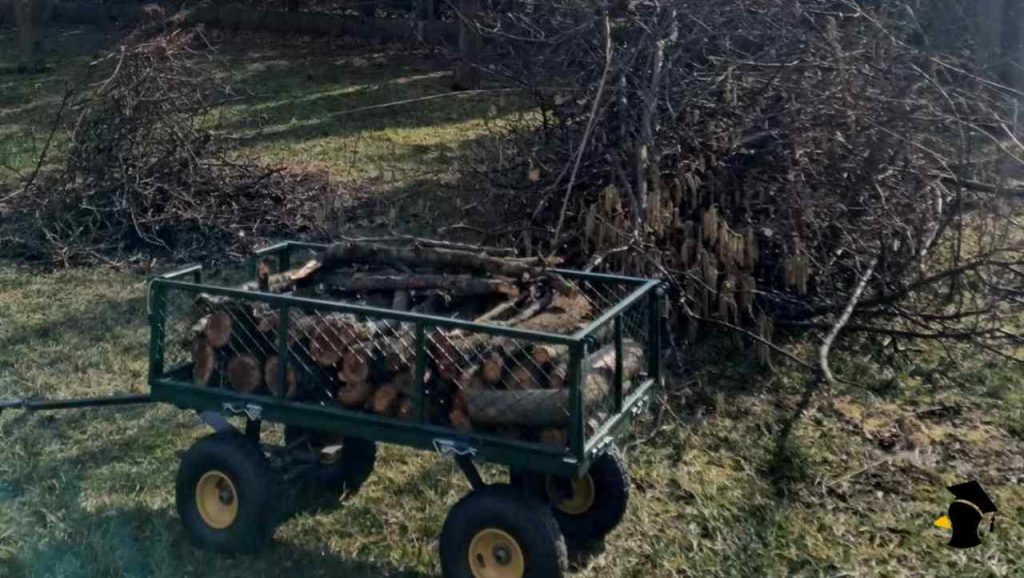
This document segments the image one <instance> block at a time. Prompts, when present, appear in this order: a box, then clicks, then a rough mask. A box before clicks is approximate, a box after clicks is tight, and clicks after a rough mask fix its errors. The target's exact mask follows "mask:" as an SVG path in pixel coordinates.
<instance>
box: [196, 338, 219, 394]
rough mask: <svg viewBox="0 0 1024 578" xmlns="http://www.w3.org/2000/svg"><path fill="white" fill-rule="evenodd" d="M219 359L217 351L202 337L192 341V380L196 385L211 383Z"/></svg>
mask: <svg viewBox="0 0 1024 578" xmlns="http://www.w3.org/2000/svg"><path fill="white" fill-rule="evenodd" d="M216 361H217V353H216V352H215V351H214V350H213V347H211V346H210V344H209V343H207V342H206V339H204V338H202V337H200V338H198V339H196V340H195V341H194V342H193V343H192V382H193V383H195V384H196V385H206V384H208V383H210V377H212V376H213V368H214V365H215V364H216Z"/></svg>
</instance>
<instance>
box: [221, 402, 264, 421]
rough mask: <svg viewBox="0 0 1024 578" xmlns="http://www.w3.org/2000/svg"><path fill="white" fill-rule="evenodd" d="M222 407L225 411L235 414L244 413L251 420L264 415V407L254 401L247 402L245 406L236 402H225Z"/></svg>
mask: <svg viewBox="0 0 1024 578" xmlns="http://www.w3.org/2000/svg"><path fill="white" fill-rule="evenodd" d="M221 408H222V409H223V410H224V411H225V412H228V413H231V414H234V415H238V414H243V413H244V414H245V417H247V418H249V420H250V421H257V420H259V419H260V418H262V417H263V408H262V407H260V406H258V405H256V404H254V403H247V404H245V405H244V406H243V405H240V404H234V403H225V404H224V405H223V406H221Z"/></svg>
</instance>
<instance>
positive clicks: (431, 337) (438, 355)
mask: <svg viewBox="0 0 1024 578" xmlns="http://www.w3.org/2000/svg"><path fill="white" fill-rule="evenodd" d="M552 264H553V263H551V262H550V261H548V262H545V261H542V260H539V259H516V258H512V257H508V256H501V255H494V254H489V253H488V251H485V250H478V251H475V252H474V251H468V250H464V249H461V248H451V247H447V246H440V247H439V246H431V245H430V244H429V243H425V242H419V243H415V244H412V245H408V246H391V245H385V244H380V243H365V242H342V243H336V244H334V245H331V246H330V247H329V248H328V249H327V250H325V251H324V252H323V253H322V254H320V255H319V256H318V258H317V259H315V260H313V261H310V262H309V263H306V264H305V265H304V266H302V267H301V268H298V269H295V270H292V271H286V272H281V273H277V274H273V275H272V274H270V271H269V268H267V267H266V266H261V267H260V273H259V278H258V280H257V281H254V282H251V283H247V284H246V285H243V286H242V288H243V289H246V290H250V291H259V292H270V293H277V294H291V295H295V296H302V297H311V298H317V299H328V300H337V301H343V302H347V303H356V304H361V305H367V306H374V307H381V308H388V309H393V310H407V311H414V312H417V313H424V314H429V315H435V316H440V317H449V318H457V319H462V320H467V321H473V322H476V323H486V324H492V325H501V326H507V327H516V328H523V329H532V330H537V331H545V332H551V333H560V334H568V333H572V332H574V331H576V330H578V329H580V328H582V327H584V326H585V325H586V324H587V322H588V321H590V320H591V319H593V318H594V317H595V315H596V314H597V313H598V311H596V310H595V308H594V306H593V305H592V304H591V302H590V301H589V300H588V299H587V298H586V296H584V295H583V294H582V293H581V292H580V291H579V290H578V288H577V287H575V286H574V285H573V284H572V283H570V282H568V281H567V280H566V279H565V278H564V277H562V276H560V275H558V274H557V273H555V272H553V271H551V270H550V266H551V265H552ZM194 317H195V319H196V322H195V324H194V325H193V326H192V330H191V331H190V333H189V336H188V341H189V346H190V347H191V350H192V359H193V378H194V381H195V383H196V384H197V385H200V386H210V387H228V388H231V389H234V390H236V391H238V392H241V393H247V394H254V393H260V394H268V395H272V396H274V397H278V398H286V399H289V400H293V401H299V402H307V403H319V404H339V405H341V406H344V407H346V408H349V409H355V410H362V411H367V412H372V413H375V414H378V415H381V416H388V417H394V418H397V419H403V420H418V419H420V418H421V417H422V419H424V420H426V421H427V422H428V423H432V424H436V425H444V426H451V427H453V428H455V429H458V430H460V431H462V432H474V431H475V432H483V433H494V434H498V435H501V436H503V437H508V438H514V439H524V440H529V441H537V442H544V443H550V444H554V445H562V446H564V445H565V444H566V441H567V434H566V428H567V426H568V425H569V416H570V411H569V409H570V406H569V404H570V399H569V391H568V380H569V379H570V371H569V355H568V348H567V347H565V346H556V345H545V344H538V343H533V342H528V341H525V340H519V339H512V338H507V337H500V336H494V335H489V334H486V333H480V332H474V331H468V330H464V329H451V328H444V327H434V328H430V330H429V332H428V333H427V335H426V337H427V338H426V346H425V350H424V352H423V354H424V359H425V361H426V363H425V364H424V366H423V372H424V374H423V376H422V378H423V384H424V387H423V389H422V390H421V391H418V384H419V382H420V381H419V376H418V375H417V374H416V371H417V364H416V358H417V351H416V335H415V325H414V324H413V323H402V322H398V321H394V320H389V319H387V318H386V317H383V316H382V317H376V316H372V317H370V318H361V317H359V316H356V315H352V314H348V313H332V312H327V311H322V310H315V309H312V308H309V309H307V308H300V307H291V308H289V314H288V318H287V319H286V323H282V318H281V310H280V309H279V308H276V307H271V306H269V305H268V304H266V303H263V302H259V301H255V300H245V299H233V298H224V297H221V296H212V295H206V294H203V295H200V296H198V298H197V299H196V303H195V307H194ZM282 330H283V332H284V334H283V335H282ZM282 343H286V344H287V350H288V363H287V364H286V367H285V369H282V367H281V363H280V356H279V353H278V352H279V345H280V344H282ZM625 353H626V355H625V356H624V359H623V368H624V373H625V374H626V375H625V379H624V381H627V382H628V381H629V378H630V377H631V376H635V375H636V374H637V373H638V372H639V371H640V370H641V369H642V366H643V350H642V348H641V347H639V346H638V345H637V344H635V343H631V342H627V346H626V350H625ZM585 365H587V366H588V371H586V372H585V377H584V379H583V380H582V382H581V386H582V388H583V392H584V399H585V401H586V403H587V405H588V407H589V406H591V405H596V404H599V403H600V402H602V401H603V400H605V399H606V398H607V397H608V396H609V393H610V391H611V387H612V384H613V382H614V371H615V355H614V350H611V349H607V348H606V349H604V350H601V351H599V352H597V353H596V354H594V355H592V356H591V357H590V358H588V359H587V360H586V362H585ZM417 398H418V399H420V400H421V403H420V404H419V405H417V403H416V400H417ZM418 410H419V411H420V412H422V415H419V414H418V413H417V411H418Z"/></svg>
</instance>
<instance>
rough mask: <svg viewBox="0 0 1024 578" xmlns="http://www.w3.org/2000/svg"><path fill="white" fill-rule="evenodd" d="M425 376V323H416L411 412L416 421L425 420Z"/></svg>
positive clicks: (421, 421)
mask: <svg viewBox="0 0 1024 578" xmlns="http://www.w3.org/2000/svg"><path fill="white" fill-rule="evenodd" d="M426 376H427V327H426V324H425V323H417V324H416V379H415V380H414V383H415V384H416V389H415V390H414V391H413V413H414V414H415V415H416V421H418V422H419V423H424V422H426V420H427V418H426V416H427V410H426V407H425V406H426V404H425V403H424V395H423V393H424V391H423V390H424V389H425V388H426V387H427V384H426V383H425V382H424V380H425V379H426Z"/></svg>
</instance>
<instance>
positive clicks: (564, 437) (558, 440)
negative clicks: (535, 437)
mask: <svg viewBox="0 0 1024 578" xmlns="http://www.w3.org/2000/svg"><path fill="white" fill-rule="evenodd" d="M540 443H542V444H546V445H549V446H555V447H560V448H564V447H565V446H567V445H569V433H568V432H567V431H566V430H564V429H556V428H548V429H544V430H541V432H540Z"/></svg>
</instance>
